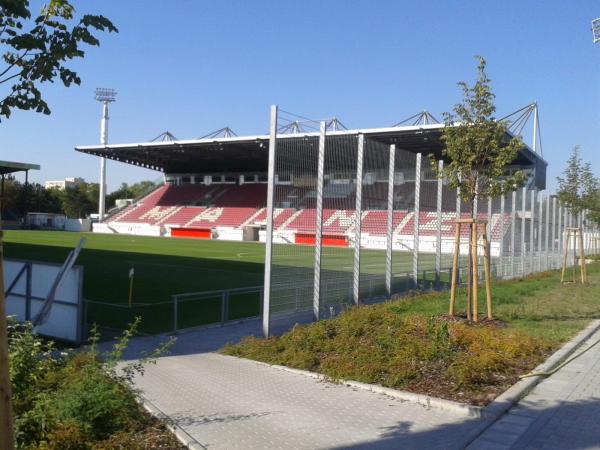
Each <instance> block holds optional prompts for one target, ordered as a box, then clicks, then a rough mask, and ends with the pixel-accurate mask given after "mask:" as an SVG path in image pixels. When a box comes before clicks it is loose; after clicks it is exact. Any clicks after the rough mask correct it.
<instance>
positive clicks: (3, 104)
mask: <svg viewBox="0 0 600 450" xmlns="http://www.w3.org/2000/svg"><path fill="white" fill-rule="evenodd" d="M74 14H75V9H74V8H73V6H72V5H71V4H70V3H69V2H68V1H67V0H50V1H49V3H48V4H47V5H45V6H44V7H43V8H42V9H41V11H40V13H39V15H38V16H36V17H35V18H34V19H33V20H31V18H32V14H31V11H30V6H29V2H28V1H27V0H0V46H2V51H3V53H2V59H3V60H4V63H5V67H4V68H2V67H0V86H1V85H3V84H8V83H9V81H11V80H12V84H11V85H10V87H8V89H7V91H8V92H7V94H6V95H5V97H4V98H2V94H0V120H1V118H2V117H6V118H8V117H10V114H11V111H12V110H13V109H15V108H16V109H22V110H33V111H36V112H38V113H42V114H50V108H49V107H48V104H47V103H46V102H45V101H44V100H43V98H42V95H41V92H40V88H39V85H40V84H41V83H44V82H54V81H55V80H57V79H59V80H60V81H61V82H62V84H63V85H64V86H67V87H69V86H71V85H72V84H80V83H81V79H80V78H79V76H77V73H75V72H74V71H72V70H70V69H69V68H68V67H67V66H66V63H67V62H68V61H70V60H72V59H75V58H83V57H84V56H85V52H84V51H83V50H82V48H81V47H82V45H89V46H98V45H100V40H99V39H98V38H97V37H96V36H95V34H94V32H95V31H99V32H109V33H112V32H115V33H116V32H118V30H117V28H116V27H115V26H114V25H113V24H112V22H111V21H110V20H109V19H107V18H106V17H104V16H99V15H91V14H86V15H83V16H82V17H81V19H79V21H75V20H74ZM27 27H31V28H30V29H29V30H28V31H23V30H24V29H26V28H27Z"/></svg>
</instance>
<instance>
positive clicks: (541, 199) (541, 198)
mask: <svg viewBox="0 0 600 450" xmlns="http://www.w3.org/2000/svg"><path fill="white" fill-rule="evenodd" d="M538 202H539V214H540V218H539V220H538V239H537V240H538V244H537V247H538V271H539V272H541V271H542V232H543V225H544V196H543V194H542V193H541V192H540V195H539V197H538Z"/></svg>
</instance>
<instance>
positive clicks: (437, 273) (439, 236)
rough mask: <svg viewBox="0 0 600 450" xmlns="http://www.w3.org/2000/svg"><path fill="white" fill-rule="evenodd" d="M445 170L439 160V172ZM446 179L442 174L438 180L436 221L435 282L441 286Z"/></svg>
mask: <svg viewBox="0 0 600 450" xmlns="http://www.w3.org/2000/svg"><path fill="white" fill-rule="evenodd" d="M442 170H444V161H442V160H441V159H440V160H439V161H438V173H439V174H442ZM443 185H444V180H443V178H442V177H441V176H439V177H438V180H437V202H436V205H435V206H436V211H435V212H436V223H435V233H436V235H435V283H436V285H437V286H438V288H439V284H440V279H441V271H442V195H443V191H442V187H443Z"/></svg>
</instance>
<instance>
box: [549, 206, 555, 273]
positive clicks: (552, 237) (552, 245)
mask: <svg viewBox="0 0 600 450" xmlns="http://www.w3.org/2000/svg"><path fill="white" fill-rule="evenodd" d="M551 217H552V219H551V222H552V228H551V230H550V250H549V252H550V253H549V258H550V259H549V264H550V267H551V268H552V269H556V258H555V248H556V197H552V214H551Z"/></svg>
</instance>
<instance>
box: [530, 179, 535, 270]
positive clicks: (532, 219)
mask: <svg viewBox="0 0 600 450" xmlns="http://www.w3.org/2000/svg"><path fill="white" fill-rule="evenodd" d="M535 195H536V191H535V190H532V191H531V219H530V221H529V223H530V226H529V273H533V267H534V264H533V249H534V246H533V243H534V242H535V237H534V236H535V227H534V223H535Z"/></svg>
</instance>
